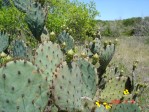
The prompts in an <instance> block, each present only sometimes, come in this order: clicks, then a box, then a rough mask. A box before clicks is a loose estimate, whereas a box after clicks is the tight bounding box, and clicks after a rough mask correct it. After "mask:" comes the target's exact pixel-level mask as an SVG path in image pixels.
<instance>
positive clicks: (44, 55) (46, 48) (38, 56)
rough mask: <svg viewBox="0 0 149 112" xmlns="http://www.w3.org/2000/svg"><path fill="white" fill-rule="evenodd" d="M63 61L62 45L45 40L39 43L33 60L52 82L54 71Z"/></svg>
mask: <svg viewBox="0 0 149 112" xmlns="http://www.w3.org/2000/svg"><path fill="white" fill-rule="evenodd" d="M62 61H63V53H62V51H61V49H60V46H59V45H58V44H53V43H52V42H50V41H44V43H42V44H40V45H39V47H38V48H37V50H36V51H35V56H34V60H33V62H34V63H35V65H36V66H38V67H39V69H40V70H41V71H42V73H43V76H44V77H45V78H46V79H47V80H48V81H49V83H50V82H51V81H50V80H51V79H52V74H53V72H54V71H55V69H56V68H57V66H58V65H59V64H60V62H62Z"/></svg>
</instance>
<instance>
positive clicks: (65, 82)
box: [52, 62, 83, 112]
mask: <svg viewBox="0 0 149 112" xmlns="http://www.w3.org/2000/svg"><path fill="white" fill-rule="evenodd" d="M53 77H54V78H53V81H52V82H53V84H52V95H53V100H54V104H55V105H56V106H57V107H58V109H59V111H68V112H77V111H81V110H82V109H83V107H82V104H81V97H82V94H81V93H82V91H83V90H82V89H83V88H82V80H81V72H80V70H79V66H78V65H77V64H76V63H75V62H73V63H71V64H70V63H69V64H67V63H66V62H63V63H61V64H60V65H59V67H58V68H57V69H56V71H55V73H54V74H53Z"/></svg>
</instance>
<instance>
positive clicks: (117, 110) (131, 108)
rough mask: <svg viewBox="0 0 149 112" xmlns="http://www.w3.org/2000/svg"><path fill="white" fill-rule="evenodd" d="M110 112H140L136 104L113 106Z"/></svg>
mask: <svg viewBox="0 0 149 112" xmlns="http://www.w3.org/2000/svg"><path fill="white" fill-rule="evenodd" d="M110 112H141V109H140V108H139V107H138V105H136V104H131V103H127V104H125V103H122V104H118V105H113V106H112V109H111V110H110Z"/></svg>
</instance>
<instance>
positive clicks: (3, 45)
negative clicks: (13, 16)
mask: <svg viewBox="0 0 149 112" xmlns="http://www.w3.org/2000/svg"><path fill="white" fill-rule="evenodd" d="M8 45H9V37H8V34H7V33H6V32H5V31H1V32H0V52H2V51H4V50H6V49H7V47H8Z"/></svg>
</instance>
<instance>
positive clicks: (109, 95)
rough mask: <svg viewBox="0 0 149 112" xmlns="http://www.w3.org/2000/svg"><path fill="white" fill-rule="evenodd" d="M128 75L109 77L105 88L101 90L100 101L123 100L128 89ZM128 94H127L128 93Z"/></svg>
mask: <svg viewBox="0 0 149 112" xmlns="http://www.w3.org/2000/svg"><path fill="white" fill-rule="evenodd" d="M127 80H128V77H124V76H122V77H113V78H111V79H109V80H108V81H107V83H106V85H105V88H104V89H103V90H102V91H101V94H100V101H102V102H107V103H111V102H112V101H113V100H121V99H122V98H123V96H124V93H123V92H124V90H125V89H126V82H127ZM126 96H127V95H126Z"/></svg>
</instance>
